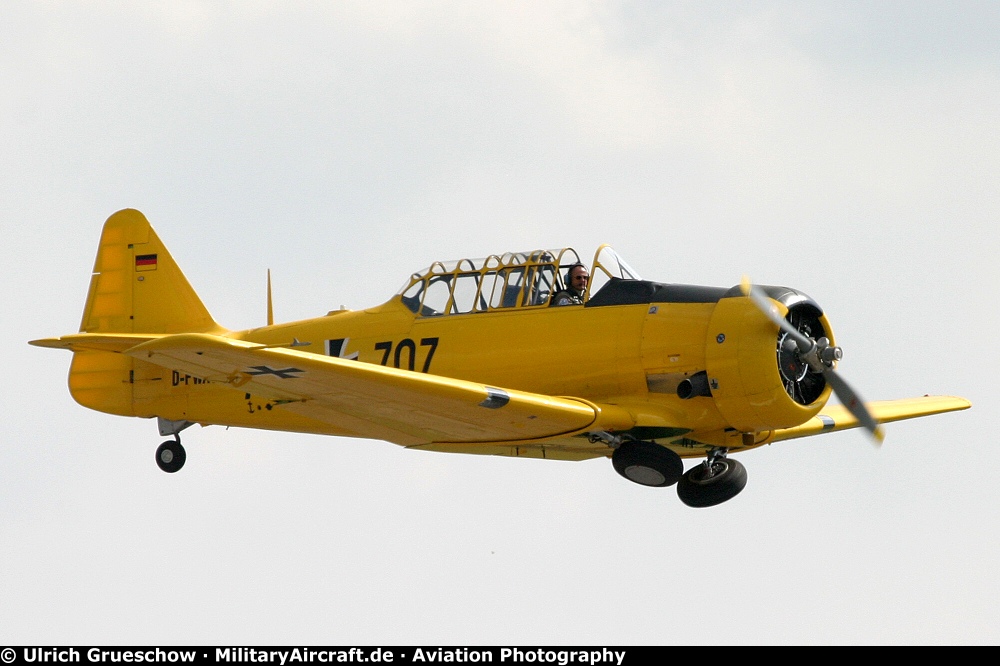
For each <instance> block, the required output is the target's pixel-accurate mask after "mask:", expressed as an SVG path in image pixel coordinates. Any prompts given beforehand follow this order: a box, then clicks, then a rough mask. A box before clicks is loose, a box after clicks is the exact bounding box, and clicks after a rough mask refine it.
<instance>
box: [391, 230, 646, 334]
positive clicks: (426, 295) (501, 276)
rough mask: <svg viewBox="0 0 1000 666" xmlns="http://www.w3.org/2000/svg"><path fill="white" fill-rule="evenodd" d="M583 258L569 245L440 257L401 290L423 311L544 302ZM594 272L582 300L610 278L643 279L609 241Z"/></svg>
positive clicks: (409, 302)
mask: <svg viewBox="0 0 1000 666" xmlns="http://www.w3.org/2000/svg"><path fill="white" fill-rule="evenodd" d="M582 263H583V262H581V261H580V255H578V254H577V253H576V250H574V249H573V248H570V247H566V248H562V249H558V250H535V251H533V252H507V253H505V254H501V255H496V254H493V255H490V256H489V257H487V258H485V259H459V260H457V261H447V262H441V261H436V262H434V263H433V264H431V265H430V266H428V267H427V268H425V269H424V270H422V271H418V272H416V273H414V274H413V275H412V276H411V277H410V279H409V281H408V282H407V283H406V284H405V285H403V287H402V289H400V290H399V291H398V292H397V294H398V295H400V296H401V297H402V301H403V304H404V305H406V307H408V308H409V309H410V310H412V311H413V312H414V313H416V314H418V315H420V316H423V317H434V316H440V315H446V314H447V315H451V314H465V313H470V312H490V311H493V310H501V309H507V308H542V307H546V306H548V304H549V299H550V298H551V297H552V295H553V294H554V293H556V292H558V291H559V290H561V289H563V287H564V284H565V279H566V272H567V270H568V269H569V267H570V266H573V265H574V264H582ZM590 275H591V280H590V284H589V285H588V286H587V291H586V293H585V294H584V300H586V299H587V298H589V297H590V294H591V293H597V291H598V290H599V289H600V288H601V287H603V286H604V285H605V284H606V283H607V282H608V280H610V279H611V278H620V279H624V280H638V279H641V278H640V277H639V274H638V273H636V272H635V271H634V270H633V269H632V268H631V267H630V266H629V265H628V264H626V263H625V262H624V261H623V260H622V259H621V258H620V257H619V256H618V255H617V253H615V251H614V250H613V249H612V248H611V246H610V245H602V246H601V247H600V248H598V250H597V252H596V253H595V254H594V262H593V265H592V268H591V270H590Z"/></svg>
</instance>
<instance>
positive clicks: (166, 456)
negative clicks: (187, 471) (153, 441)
mask: <svg viewBox="0 0 1000 666" xmlns="http://www.w3.org/2000/svg"><path fill="white" fill-rule="evenodd" d="M185 460H187V454H186V453H185V452H184V447H183V446H181V443H180V441H175V440H172V439H170V440H167V441H166V442H163V444H160V446H158V447H157V449H156V464H157V465H158V466H159V467H160V469H162V470H163V471H164V472H167V473H168V474H173V473H174V472H176V471H178V470H179V469H180V468H181V467H184V461H185Z"/></svg>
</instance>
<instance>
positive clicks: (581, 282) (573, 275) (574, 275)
mask: <svg viewBox="0 0 1000 666" xmlns="http://www.w3.org/2000/svg"><path fill="white" fill-rule="evenodd" d="M588 280H590V273H589V272H588V271H587V267H586V266H584V265H583V264H573V265H572V266H570V267H569V270H568V271H566V286H567V288H569V289H572V290H573V291H575V292H576V293H578V294H580V295H581V296H582V295H583V292H585V291H587V281H588Z"/></svg>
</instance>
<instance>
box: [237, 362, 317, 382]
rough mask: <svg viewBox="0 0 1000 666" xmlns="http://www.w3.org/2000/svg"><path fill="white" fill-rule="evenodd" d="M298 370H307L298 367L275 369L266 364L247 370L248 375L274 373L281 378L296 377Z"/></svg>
mask: <svg viewBox="0 0 1000 666" xmlns="http://www.w3.org/2000/svg"><path fill="white" fill-rule="evenodd" d="M296 372H305V370H299V369H298V368H284V369H283V370H275V369H274V368H269V367H267V366H266V365H255V366H252V367H251V368H250V369H248V370H247V374H248V375H254V376H258V375H274V376H275V377H278V378H279V379H295V378H296V375H295V374H294V373H296Z"/></svg>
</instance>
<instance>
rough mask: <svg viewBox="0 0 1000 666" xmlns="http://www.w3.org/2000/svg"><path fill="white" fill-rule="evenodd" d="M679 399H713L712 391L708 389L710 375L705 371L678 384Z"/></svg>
mask: <svg viewBox="0 0 1000 666" xmlns="http://www.w3.org/2000/svg"><path fill="white" fill-rule="evenodd" d="M677 397H678V398H680V399H681V400H690V399H691V398H710V397H712V391H711V390H710V389H709V387H708V373H707V372H705V371H704V370H702V371H701V372H696V373H694V374H693V375H691V376H690V377H688V378H687V379H685V380H684V381H682V382H681V383H680V384H678V385H677Z"/></svg>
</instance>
